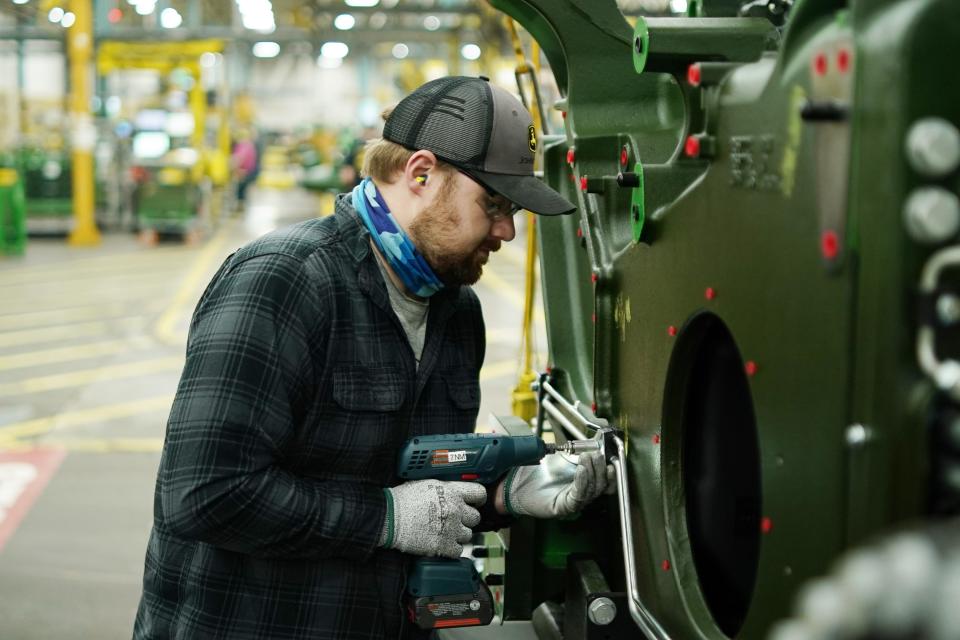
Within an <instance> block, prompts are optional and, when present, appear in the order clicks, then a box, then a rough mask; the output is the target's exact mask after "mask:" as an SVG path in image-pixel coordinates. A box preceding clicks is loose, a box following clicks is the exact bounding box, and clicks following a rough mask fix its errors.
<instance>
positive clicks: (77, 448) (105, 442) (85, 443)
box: [43, 438, 163, 453]
mask: <svg viewBox="0 0 960 640" xmlns="http://www.w3.org/2000/svg"><path fill="white" fill-rule="evenodd" d="M43 446H45V447H60V448H63V449H66V450H67V451H72V452H76V453H159V452H160V451H162V450H163V438H89V439H88V438H44V440H43Z"/></svg>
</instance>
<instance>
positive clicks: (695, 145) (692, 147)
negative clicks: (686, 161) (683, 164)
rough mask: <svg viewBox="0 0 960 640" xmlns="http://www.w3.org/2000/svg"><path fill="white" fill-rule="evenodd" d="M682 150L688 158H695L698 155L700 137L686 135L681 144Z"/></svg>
mask: <svg viewBox="0 0 960 640" xmlns="http://www.w3.org/2000/svg"><path fill="white" fill-rule="evenodd" d="M683 152H684V153H685V154H687V157H689V158H696V157H698V156H699V155H700V139H699V138H698V137H697V136H687V141H686V142H685V143H684V145H683Z"/></svg>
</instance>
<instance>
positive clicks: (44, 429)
mask: <svg viewBox="0 0 960 640" xmlns="http://www.w3.org/2000/svg"><path fill="white" fill-rule="evenodd" d="M172 404H173V395H172V394H171V395H164V396H157V397H154V398H144V399H142V400H131V401H130V402H121V403H118V404H110V405H104V406H100V407H93V408H90V409H79V410H76V411H65V412H62V413H58V414H57V415H53V416H46V417H43V418H35V419H33V420H24V421H23V422H15V423H13V424H8V425H4V426H2V427H0V445H2V446H6V444H7V442H6V441H8V440H15V439H17V438H27V437H33V436H39V435H43V434H45V433H49V432H51V431H53V430H54V429H56V430H57V431H59V430H60V429H69V428H73V427H82V426H84V425H89V424H100V423H103V422H108V421H110V420H117V419H119V418H129V417H130V416H138V415H142V414H144V413H150V412H152V411H169V410H170V405H172Z"/></svg>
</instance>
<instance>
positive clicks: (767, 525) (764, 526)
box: [760, 517, 773, 533]
mask: <svg viewBox="0 0 960 640" xmlns="http://www.w3.org/2000/svg"><path fill="white" fill-rule="evenodd" d="M760 531H762V532H763V533H770V532H771V531H773V520H771V519H770V518H767V517H764V518H763V519H762V520H760Z"/></svg>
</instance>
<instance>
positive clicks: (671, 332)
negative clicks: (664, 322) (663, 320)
mask: <svg viewBox="0 0 960 640" xmlns="http://www.w3.org/2000/svg"><path fill="white" fill-rule="evenodd" d="M667 335H669V336H670V337H673V336H675V335H677V328H676V327H675V326H673V325H670V326H669V327H667Z"/></svg>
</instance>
